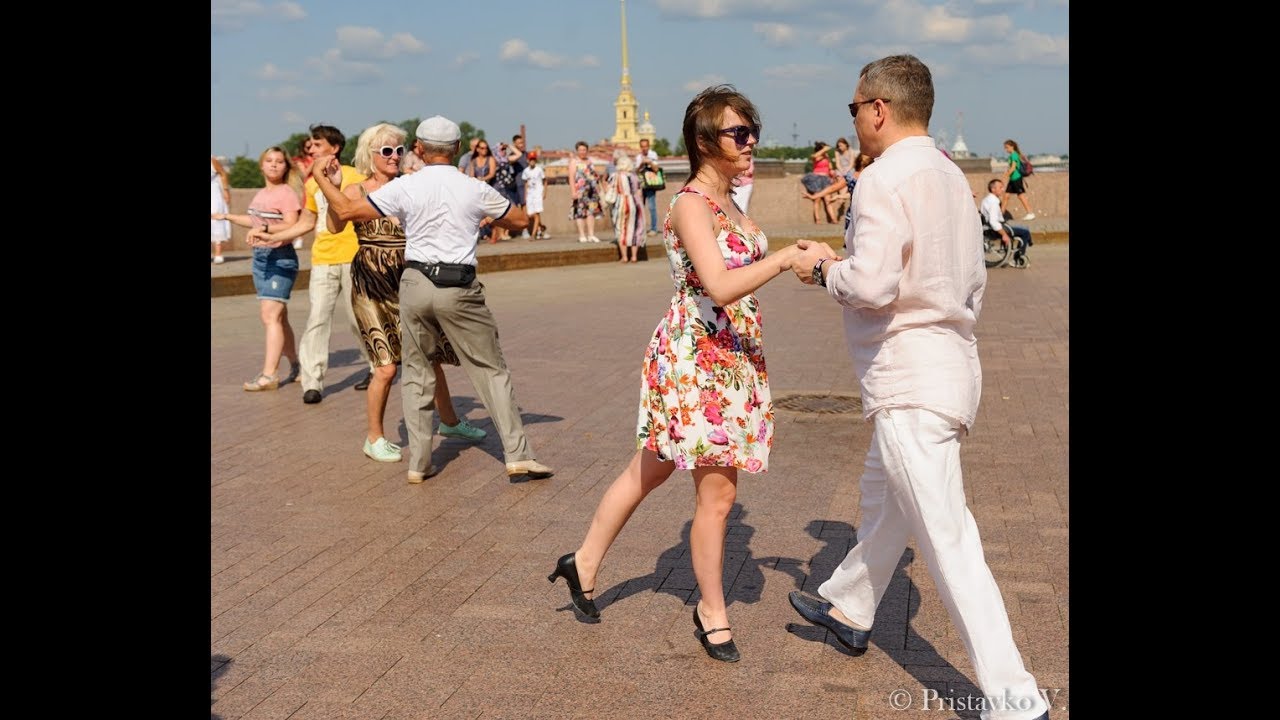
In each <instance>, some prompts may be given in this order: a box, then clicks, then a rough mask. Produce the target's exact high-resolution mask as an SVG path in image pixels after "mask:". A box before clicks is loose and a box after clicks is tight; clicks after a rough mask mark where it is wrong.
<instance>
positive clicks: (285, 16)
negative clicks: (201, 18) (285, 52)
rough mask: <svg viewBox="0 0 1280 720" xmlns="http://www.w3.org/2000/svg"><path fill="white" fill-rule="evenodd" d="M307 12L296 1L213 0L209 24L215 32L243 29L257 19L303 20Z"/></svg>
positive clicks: (210, 7)
mask: <svg viewBox="0 0 1280 720" xmlns="http://www.w3.org/2000/svg"><path fill="white" fill-rule="evenodd" d="M306 17H307V13H306V11H305V10H303V9H302V6H301V5H299V4H298V3H296V2H280V3H276V4H274V5H271V6H269V7H268V6H266V5H263V4H262V3H261V2H258V0H212V3H211V4H210V6H209V25H210V28H211V29H212V30H213V31H214V32H234V31H236V30H243V29H244V28H245V27H247V26H248V25H249V23H250V22H253V21H255V20H284V21H286V22H291V21H295V20H302V19H304V18H306Z"/></svg>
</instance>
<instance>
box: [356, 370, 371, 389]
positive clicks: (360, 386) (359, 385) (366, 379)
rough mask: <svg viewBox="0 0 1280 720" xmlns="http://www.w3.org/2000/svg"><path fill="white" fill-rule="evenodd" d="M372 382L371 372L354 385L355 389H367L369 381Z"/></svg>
mask: <svg viewBox="0 0 1280 720" xmlns="http://www.w3.org/2000/svg"><path fill="white" fill-rule="evenodd" d="M371 382H373V373H369V374H367V375H365V376H364V379H363V380H361V381H360V382H358V383H356V384H355V385H354V387H355V389H357V390H368V389H369V383H371Z"/></svg>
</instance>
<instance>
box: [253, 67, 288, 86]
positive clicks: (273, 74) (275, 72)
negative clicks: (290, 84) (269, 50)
mask: <svg viewBox="0 0 1280 720" xmlns="http://www.w3.org/2000/svg"><path fill="white" fill-rule="evenodd" d="M254 74H255V75H256V76H257V77H258V79H259V80H266V81H267V82H280V81H287V80H294V79H296V78H297V77H298V73H296V72H294V71H292V70H284V69H282V68H278V67H276V66H275V64H274V63H267V64H265V65H263V66H262V67H260V68H258V72H256V73H254Z"/></svg>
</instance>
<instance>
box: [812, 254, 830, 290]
mask: <svg viewBox="0 0 1280 720" xmlns="http://www.w3.org/2000/svg"><path fill="white" fill-rule="evenodd" d="M830 259H831V258H822V259H821V260H819V261H818V263H817V264H816V265H814V266H813V283H814V284H815V285H821V286H822V287H826V286H827V279H826V278H825V277H823V275H822V264H823V263H825V262H826V261H828V260H830Z"/></svg>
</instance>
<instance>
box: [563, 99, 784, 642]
mask: <svg viewBox="0 0 1280 720" xmlns="http://www.w3.org/2000/svg"><path fill="white" fill-rule="evenodd" d="M759 139H760V117H759V114H758V113H757V111H756V108H755V106H754V105H752V104H751V101H750V100H748V99H747V98H746V97H745V96H743V95H742V94H740V93H739V92H737V91H736V90H734V89H733V87H731V86H728V85H720V86H715V87H710V88H707V89H706V90H704V91H702V92H701V93H699V94H698V96H697V97H695V98H694V99H693V100H692V101H691V102H690V103H689V106H688V108H687V109H686V110H685V116H684V140H685V147H687V148H689V177H690V178H692V179H691V180H690V181H689V183H688V184H687V185H686V186H685V187H684V188H683V189H681V190H680V192H678V193H676V195H675V197H673V198H672V200H671V205H670V210H669V212H668V214H667V219H666V222H665V223H664V227H663V244H664V246H665V248H666V252H667V260H668V261H669V262H670V264H671V277H672V280H673V281H674V283H675V295H674V296H673V297H672V299H671V305H670V307H669V309H668V310H667V314H666V316H665V317H664V318H663V319H662V320H661V322H659V323H658V327H657V329H656V330H655V331H654V334H653V338H652V340H651V341H650V342H649V346H648V349H647V350H646V352H645V359H644V366H643V371H642V373H641V375H642V380H641V398H640V411H639V419H638V422H637V429H636V435H637V437H636V445H637V447H638V450H637V452H636V454H635V456H634V457H633V458H632V459H631V463H630V464H629V465H628V466H627V468H626V469H625V470H624V471H623V472H622V474H621V475H619V476H618V478H617V479H616V480H614V481H613V484H612V485H611V486H610V487H609V489H608V490H607V491H606V492H605V494H604V497H603V498H601V500H600V504H599V506H598V507H597V508H596V512H595V516H594V518H593V519H592V521H591V527H590V529H589V530H588V531H587V536H586V538H585V539H584V540H583V542H582V545H581V547H579V548H578V550H577V551H576V552H571V553H569V554H567V555H564V556H563V557H561V558H560V559H559V561H558V562H557V563H556V568H555V571H554V572H553V573H552V574H551V576H550V577H549V578H548V579H549V580H551V581H552V582H554V581H555V579H556V578H558V577H563V578H564V579H565V581H566V583H567V584H568V585H569V596H570V600H571V601H572V602H573V605H574V606H575V607H576V608H577V609H578V610H579V611H580V612H582V613H584V614H586V615H588V616H590V617H599V611H598V610H597V609H596V607H595V602H594V600H593V599H592V598H593V595H592V593H593V591H594V588H595V582H596V579H597V571H598V570H599V568H600V564H601V562H602V561H603V560H604V556H605V553H606V552H607V551H608V550H609V546H610V545H612V544H613V541H614V539H615V538H617V536H618V533H620V532H621V531H622V527H623V525H625V524H626V522H627V519H628V518H629V517H631V514H632V513H633V512H634V511H635V509H636V508H637V507H638V506H639V505H640V502H641V501H642V500H644V498H645V496H647V495H648V494H649V492H651V491H652V490H653V489H654V488H656V487H658V486H659V485H661V484H662V483H663V482H665V481H666V479H667V478H668V477H670V476H671V473H672V472H674V471H675V470H676V469H677V468H680V469H687V470H690V471H692V474H693V484H694V492H695V495H696V503H695V508H694V514H693V524H692V529H691V531H690V535H689V546H690V551H691V555H692V558H693V571H694V575H695V576H696V577H697V580H698V589H699V591H700V592H701V595H702V598H701V601H700V602H699V603H698V604H696V605H695V606H694V613H693V614H694V618H693V621H694V624H695V625H696V626H697V628H698V637H699V639H700V640H701V642H702V645H703V648H704V649H705V650H706V652H707V654H708V655H710V656H711V657H713V658H715V659H716V660H722V661H726V662H735V661H737V660H738V659H739V653H738V649H737V647H736V646H735V645H734V642H733V638H732V634H731V633H730V627H729V623H728V611H727V610H726V608H725V599H724V589H723V586H722V575H723V565H724V536H725V524H726V521H727V519H728V516H729V511H730V510H731V509H732V507H733V503H734V500H735V498H736V497H737V483H738V471H739V470H744V471H746V472H749V473H762V472H765V471H766V470H768V467H769V449H770V448H771V447H772V445H773V405H772V402H771V400H770V397H769V376H768V373H767V372H766V370H765V362H764V347H763V342H762V326H761V315H760V306H759V301H758V299H757V298H756V296H755V291H756V290H757V289H759V288H760V287H761V286H763V285H764V284H765V283H767V282H768V281H770V280H772V279H773V278H775V277H777V276H778V274H779V273H782V272H784V271H786V270H787V269H788V268H789V266H790V264H791V260H792V258H793V257H794V256H796V255H797V254H798V252H799V250H798V248H797V247H796V246H794V245H793V246H788V247H785V248H783V249H782V250H780V251H778V252H776V253H774V254H772V255H768V256H766V254H765V253H766V252H767V251H768V241H767V239H766V238H765V235H764V233H763V232H762V231H761V230H760V228H759V227H757V226H756V224H755V223H754V222H752V220H751V219H750V218H749V217H747V216H746V215H744V214H742V213H741V212H739V211H738V209H737V207H736V206H735V205H734V204H733V202H732V201H731V199H730V196H731V194H732V192H733V178H734V176H736V175H738V174H740V173H742V172H744V171H745V170H746V169H747V168H748V167H749V166H750V164H751V154H752V151H753V150H754V148H755V146H756V144H757V143H758V142H759Z"/></svg>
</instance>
